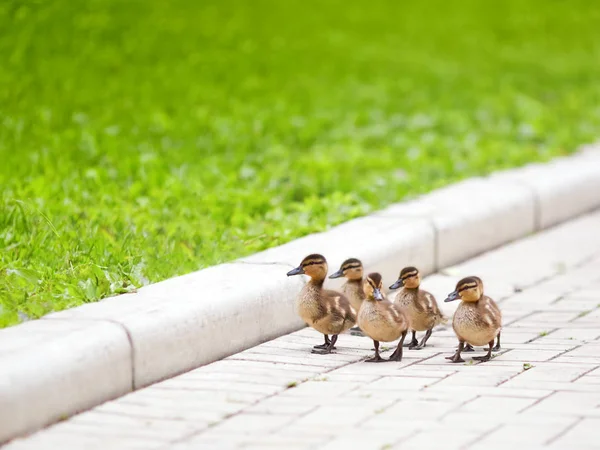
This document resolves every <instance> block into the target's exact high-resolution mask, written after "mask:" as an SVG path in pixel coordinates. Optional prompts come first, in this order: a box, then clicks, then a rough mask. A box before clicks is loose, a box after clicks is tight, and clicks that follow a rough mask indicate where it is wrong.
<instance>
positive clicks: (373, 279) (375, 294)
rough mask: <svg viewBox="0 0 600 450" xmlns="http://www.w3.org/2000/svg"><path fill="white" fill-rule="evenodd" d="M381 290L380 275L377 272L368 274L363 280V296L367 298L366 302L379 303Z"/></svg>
mask: <svg viewBox="0 0 600 450" xmlns="http://www.w3.org/2000/svg"><path fill="white" fill-rule="evenodd" d="M382 288H383V280H382V278H381V275H380V274H378V273H377V272H375V273H370V274H369V275H367V278H365V281H364V283H363V290H364V291H365V295H366V296H367V300H369V301H375V300H377V301H381V300H383V294H382V293H381V289H382Z"/></svg>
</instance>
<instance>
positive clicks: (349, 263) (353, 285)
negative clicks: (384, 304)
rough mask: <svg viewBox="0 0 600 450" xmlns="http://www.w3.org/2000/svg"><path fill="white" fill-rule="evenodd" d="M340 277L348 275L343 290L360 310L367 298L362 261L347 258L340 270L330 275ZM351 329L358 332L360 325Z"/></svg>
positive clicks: (353, 305)
mask: <svg viewBox="0 0 600 450" xmlns="http://www.w3.org/2000/svg"><path fill="white" fill-rule="evenodd" d="M340 277H346V282H345V283H344V284H343V285H342V292H343V293H344V294H345V295H346V297H348V300H350V304H351V305H352V307H353V308H354V309H355V310H356V311H358V310H360V305H361V304H362V302H363V300H364V298H365V291H364V290H363V265H362V262H361V261H360V260H358V259H356V258H350V259H347V260H346V261H344V262H343V263H342V265H341V266H340V270H338V271H337V272H335V273H334V274H332V275H330V276H329V278H340ZM351 330H352V331H354V332H355V333H358V332H360V327H354V328H352V329H351Z"/></svg>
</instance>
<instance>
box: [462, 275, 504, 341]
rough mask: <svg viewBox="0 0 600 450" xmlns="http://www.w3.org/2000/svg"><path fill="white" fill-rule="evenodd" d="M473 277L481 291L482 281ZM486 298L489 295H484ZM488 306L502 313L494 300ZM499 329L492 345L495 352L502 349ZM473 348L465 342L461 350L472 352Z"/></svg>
mask: <svg viewBox="0 0 600 450" xmlns="http://www.w3.org/2000/svg"><path fill="white" fill-rule="evenodd" d="M473 278H475V279H477V281H478V282H479V285H480V286H481V291H482V292H483V281H482V280H481V278H479V277H473ZM485 298H487V299H489V297H485ZM490 307H491V308H495V309H496V311H497V313H498V314H502V313H501V312H500V309H499V308H498V305H497V304H496V302H494V301H492V303H490ZM500 334H501V333H500V331H499V332H498V337H497V338H496V345H495V346H494V348H493V349H492V350H494V351H495V352H497V351H500V350H501V349H502V347H501V346H500ZM474 351H475V349H474V348H473V346H472V345H471V344H469V343H467V344H465V349H464V350H463V352H474Z"/></svg>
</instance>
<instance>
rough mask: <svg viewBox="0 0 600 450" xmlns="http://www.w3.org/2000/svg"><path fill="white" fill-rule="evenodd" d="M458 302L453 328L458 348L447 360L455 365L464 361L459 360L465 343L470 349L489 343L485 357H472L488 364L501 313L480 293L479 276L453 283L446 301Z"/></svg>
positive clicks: (497, 334) (499, 324)
mask: <svg viewBox="0 0 600 450" xmlns="http://www.w3.org/2000/svg"><path fill="white" fill-rule="evenodd" d="M458 299H461V300H462V302H461V304H460V305H459V306H458V308H457V309H456V312H455V313H454V319H453V321H452V328H454V332H455V333H456V336H457V337H458V349H457V350H456V353H455V354H454V355H453V356H448V357H447V358H446V359H449V360H450V361H452V362H454V363H457V362H464V360H463V359H462V358H461V357H460V354H461V352H462V351H463V349H464V346H465V342H467V343H469V344H471V345H472V346H483V345H485V344H488V347H489V348H488V352H487V354H486V355H484V356H477V357H473V359H475V360H478V361H489V360H490V358H491V357H492V350H493V346H494V341H495V339H496V337H498V336H499V334H500V330H501V327H502V313H501V312H500V308H498V305H496V303H495V302H494V301H493V300H492V299H491V298H489V297H487V296H486V295H484V294H483V282H482V281H481V279H480V278H478V277H466V278H463V279H462V280H460V281H459V282H458V283H457V284H456V289H455V290H454V291H453V292H451V293H450V294H449V295H448V298H446V300H445V301H446V302H452V301H454V300H458Z"/></svg>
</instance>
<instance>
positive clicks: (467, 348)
mask: <svg viewBox="0 0 600 450" xmlns="http://www.w3.org/2000/svg"><path fill="white" fill-rule="evenodd" d="M474 351H475V349H474V348H473V346H472V345H471V344H468V343H467V345H465V348H464V349H463V352H474Z"/></svg>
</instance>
